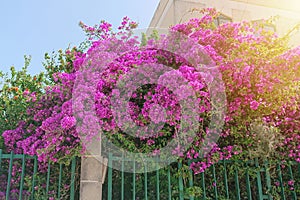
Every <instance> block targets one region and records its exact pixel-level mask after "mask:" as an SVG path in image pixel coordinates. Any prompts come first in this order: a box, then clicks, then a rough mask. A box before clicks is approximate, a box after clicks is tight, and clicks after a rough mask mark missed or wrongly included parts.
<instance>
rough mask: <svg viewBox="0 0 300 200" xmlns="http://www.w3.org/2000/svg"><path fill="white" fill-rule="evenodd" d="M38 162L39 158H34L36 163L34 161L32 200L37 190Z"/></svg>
mask: <svg viewBox="0 0 300 200" xmlns="http://www.w3.org/2000/svg"><path fill="white" fill-rule="evenodd" d="M37 165H38V162H37V157H36V156H34V161H33V174H32V186H31V191H32V193H31V200H34V190H35V178H36V175H37V167H38V166H37Z"/></svg>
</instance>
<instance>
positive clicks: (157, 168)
mask: <svg viewBox="0 0 300 200" xmlns="http://www.w3.org/2000/svg"><path fill="white" fill-rule="evenodd" d="M158 162H159V160H158V158H157V159H156V199H157V200H159V199H160V192H159V167H158Z"/></svg>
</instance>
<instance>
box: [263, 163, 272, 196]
mask: <svg viewBox="0 0 300 200" xmlns="http://www.w3.org/2000/svg"><path fill="white" fill-rule="evenodd" d="M264 167H265V171H266V183H267V189H268V199H269V200H272V199H273V197H272V186H271V177H270V172H269V171H270V170H269V163H268V161H264Z"/></svg>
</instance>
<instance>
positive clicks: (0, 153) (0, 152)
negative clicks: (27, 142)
mask: <svg viewBox="0 0 300 200" xmlns="http://www.w3.org/2000/svg"><path fill="white" fill-rule="evenodd" d="M1 163H2V149H0V172H1Z"/></svg>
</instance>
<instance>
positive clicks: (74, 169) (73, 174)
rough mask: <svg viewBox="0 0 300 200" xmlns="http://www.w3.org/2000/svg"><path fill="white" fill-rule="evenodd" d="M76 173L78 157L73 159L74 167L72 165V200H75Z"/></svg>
mask: <svg viewBox="0 0 300 200" xmlns="http://www.w3.org/2000/svg"><path fill="white" fill-rule="evenodd" d="M75 171H76V157H74V158H72V165H71V189H70V200H74V199H75Z"/></svg>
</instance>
